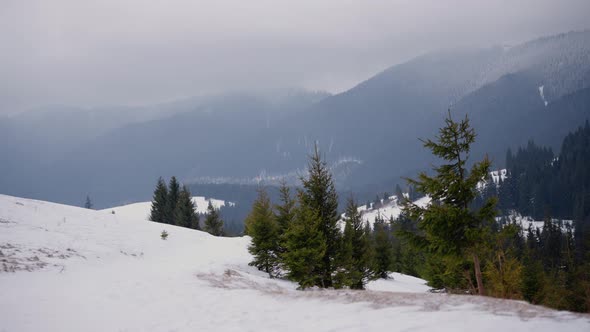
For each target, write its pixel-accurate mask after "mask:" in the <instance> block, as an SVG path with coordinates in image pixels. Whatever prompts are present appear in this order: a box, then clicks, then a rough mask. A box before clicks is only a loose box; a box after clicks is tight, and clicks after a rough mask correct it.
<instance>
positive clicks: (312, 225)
mask: <svg viewBox="0 0 590 332" xmlns="http://www.w3.org/2000/svg"><path fill="white" fill-rule="evenodd" d="M300 196H301V195H300ZM321 228H322V222H321V219H320V217H319V216H318V213H317V212H316V211H315V210H314V209H312V208H310V207H309V206H307V205H304V204H301V205H300V206H298V207H297V208H296V212H295V218H294V219H293V221H292V222H291V223H290V224H289V227H288V229H287V232H286V233H285V249H286V250H285V252H284V253H283V255H282V258H283V259H282V260H283V263H284V265H285V267H286V269H287V271H288V274H287V276H288V277H289V278H290V279H291V280H293V281H296V282H297V283H299V288H301V289H304V288H307V287H313V286H322V285H323V274H320V273H318V271H321V270H322V269H323V267H324V264H323V258H324V256H325V252H326V248H327V245H326V237H325V236H324V234H323V233H322V230H321Z"/></svg>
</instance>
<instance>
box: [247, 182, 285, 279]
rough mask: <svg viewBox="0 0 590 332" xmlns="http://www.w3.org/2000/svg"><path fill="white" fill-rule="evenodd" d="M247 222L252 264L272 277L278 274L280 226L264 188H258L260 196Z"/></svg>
mask: <svg viewBox="0 0 590 332" xmlns="http://www.w3.org/2000/svg"><path fill="white" fill-rule="evenodd" d="M245 224H246V230H247V234H248V235H250V237H251V238H252V241H251V243H250V245H249V246H248V251H249V252H250V254H252V256H254V260H253V261H252V262H250V265H251V266H255V267H256V268H258V269H259V270H261V271H264V272H266V273H268V274H269V275H270V276H271V277H274V276H276V271H277V270H278V261H279V260H278V254H279V229H278V228H279V227H278V225H277V222H276V219H275V216H274V214H273V211H272V205H271V203H270V198H268V194H267V193H266V191H265V190H264V189H259V190H258V198H257V199H256V201H254V204H253V206H252V211H251V212H250V214H249V215H248V217H247V218H246V222H245Z"/></svg>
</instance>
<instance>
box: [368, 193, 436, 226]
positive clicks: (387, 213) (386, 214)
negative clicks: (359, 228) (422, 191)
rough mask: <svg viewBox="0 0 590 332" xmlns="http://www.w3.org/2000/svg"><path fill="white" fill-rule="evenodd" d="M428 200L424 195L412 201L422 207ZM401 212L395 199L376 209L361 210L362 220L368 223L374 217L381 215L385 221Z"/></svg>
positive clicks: (372, 221)
mask: <svg viewBox="0 0 590 332" xmlns="http://www.w3.org/2000/svg"><path fill="white" fill-rule="evenodd" d="M429 202H430V197H428V196H424V197H422V198H420V199H418V200H416V201H415V202H414V204H416V205H418V206H421V207H424V206H426V205H427V204H428V203H429ZM401 213H402V207H401V205H399V204H398V203H397V200H393V201H390V203H388V204H386V205H384V206H382V207H380V208H377V209H370V210H363V211H362V217H363V220H365V221H367V222H368V223H369V224H371V225H373V223H374V222H375V217H377V216H381V217H383V218H384V219H385V220H386V221H388V220H389V219H390V218H391V217H393V219H396V218H397V217H398V216H399V215H400V214H401Z"/></svg>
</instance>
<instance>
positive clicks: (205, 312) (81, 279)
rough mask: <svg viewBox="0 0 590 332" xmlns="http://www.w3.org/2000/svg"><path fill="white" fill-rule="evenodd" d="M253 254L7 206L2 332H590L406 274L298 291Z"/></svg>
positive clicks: (132, 220)
mask: <svg viewBox="0 0 590 332" xmlns="http://www.w3.org/2000/svg"><path fill="white" fill-rule="evenodd" d="M162 230H166V231H167V232H168V233H169V237H168V239H167V240H162V239H160V232H161V231H162ZM248 244H249V238H248V237H242V238H216V237H213V236H211V235H209V234H206V233H203V232H199V231H194V230H190V229H184V228H179V227H175V226H170V225H163V224H157V223H153V222H147V221H145V220H144V217H143V216H142V215H139V216H136V217H132V216H129V217H126V216H124V215H123V214H119V213H115V214H114V215H113V214H110V213H105V211H93V210H86V209H81V208H75V207H70V206H64V205H59V204H53V203H48V202H41V201H34V200H28V199H21V198H16V197H10V196H3V195H0V263H1V264H0V294H2V296H0V331H196V330H202V331H257V332H258V331H279V330H280V331H302V330H304V331H336V330H338V331H372V330H377V329H388V330H391V331H403V330H415V331H432V330H437V331H455V330H464V329H470V330H472V331H497V330H498V329H506V330H510V331H512V330H518V331H550V330H556V329H559V330H560V331H585V330H588V329H589V328H590V317H589V316H588V315H578V314H572V313H568V312H557V311H553V310H549V309H546V308H542V307H536V306H532V305H529V304H526V303H524V302H519V301H508V300H497V299H490V298H481V297H476V296H457V295H446V294H433V293H429V292H427V290H428V287H427V286H425V285H424V281H423V280H421V279H417V278H412V277H409V276H403V275H399V274H393V275H392V276H393V279H389V280H379V281H375V282H372V283H370V284H369V286H368V288H369V290H368V291H350V290H340V291H335V290H309V291H297V290H296V285H295V284H294V283H291V282H289V281H285V280H280V279H269V278H268V277H267V276H266V275H265V274H264V273H262V272H260V271H257V270H256V269H254V268H252V267H250V266H248V262H249V261H250V259H251V257H250V255H249V254H248V252H247V250H246V248H247V246H248Z"/></svg>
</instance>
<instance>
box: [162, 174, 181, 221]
mask: <svg viewBox="0 0 590 332" xmlns="http://www.w3.org/2000/svg"><path fill="white" fill-rule="evenodd" d="M179 195H180V185H179V184H178V181H177V180H176V177H175V176H173V177H172V178H170V183H169V185H168V197H167V199H166V214H165V221H164V222H165V223H167V224H172V225H174V224H176V221H175V220H174V217H175V216H174V210H175V209H176V204H177V203H178V196H179Z"/></svg>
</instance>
